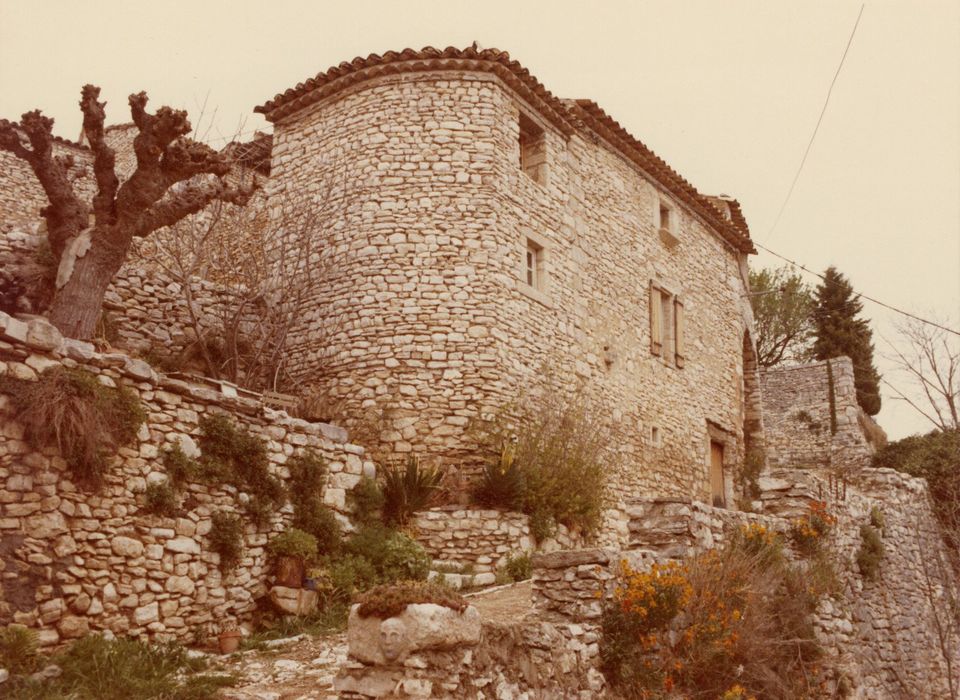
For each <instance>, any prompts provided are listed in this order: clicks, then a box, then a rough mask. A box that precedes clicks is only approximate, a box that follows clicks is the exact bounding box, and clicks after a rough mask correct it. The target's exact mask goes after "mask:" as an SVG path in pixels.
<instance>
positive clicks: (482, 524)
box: [411, 506, 583, 573]
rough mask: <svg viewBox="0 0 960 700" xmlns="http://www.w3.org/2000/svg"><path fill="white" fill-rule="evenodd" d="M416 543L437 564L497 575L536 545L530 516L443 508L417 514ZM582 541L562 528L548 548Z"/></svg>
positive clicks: (577, 544) (573, 545) (543, 544)
mask: <svg viewBox="0 0 960 700" xmlns="http://www.w3.org/2000/svg"><path fill="white" fill-rule="evenodd" d="M411 525H412V529H413V531H414V532H415V533H416V540H417V541H418V542H419V543H420V544H421V545H423V547H424V549H426V550H427V552H428V553H429V554H430V556H431V557H433V559H434V561H435V562H442V563H447V564H452V565H455V566H470V567H472V568H473V569H474V570H475V571H476V572H477V573H486V572H495V571H497V569H499V568H501V567H502V566H503V565H504V564H505V563H506V561H507V559H509V558H510V557H511V556H517V555H520V554H523V553H530V552H532V551H534V550H535V549H536V548H537V543H536V541H535V540H534V537H533V535H532V534H530V516H528V515H525V514H524V513H514V512H504V511H499V510H480V509H467V508H464V507H462V506H442V507H440V508H433V509H431V510H425V511H420V512H419V513H415V514H414V516H413V519H412V521H411ZM582 543H583V539H582V538H581V537H579V536H578V535H576V534H574V533H572V532H570V531H569V530H568V529H567V528H566V527H564V526H563V525H558V526H557V531H556V532H555V533H554V535H553V536H552V537H550V538H549V539H548V540H547V541H545V542H541V543H539V546H540V547H541V548H545V549H575V548H577V547H580V546H582Z"/></svg>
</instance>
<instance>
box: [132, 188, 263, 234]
mask: <svg viewBox="0 0 960 700" xmlns="http://www.w3.org/2000/svg"><path fill="white" fill-rule="evenodd" d="M258 187H259V185H258V184H257V183H256V182H255V181H254V182H251V183H248V184H245V185H241V186H239V187H231V186H229V185H228V184H227V183H225V182H224V181H223V180H216V181H214V182H200V183H196V184H193V185H191V186H189V187H187V188H185V189H183V190H182V191H180V192H178V193H177V194H175V195H173V196H169V197H165V198H164V199H162V200H160V201H159V202H157V203H155V204H154V205H153V206H151V207H150V208H149V209H147V210H146V211H145V212H143V214H141V216H140V218H139V220H138V221H137V225H136V227H135V228H134V229H133V235H134V237H137V238H142V237H144V236H148V235H150V234H151V233H153V232H154V231H156V230H157V229H159V228H163V227H165V226H172V225H173V224H175V223H177V222H178V221H180V220H181V219H183V218H185V217H187V216H190V215H191V214H195V213H197V212H198V211H200V210H201V209H203V208H204V207H206V206H207V205H208V204H210V203H211V202H213V201H220V202H227V203H230V204H237V205H239V206H243V205H245V204H246V203H247V202H248V201H249V200H250V197H251V196H252V195H253V193H254V192H255V191H256V190H257V188H258Z"/></svg>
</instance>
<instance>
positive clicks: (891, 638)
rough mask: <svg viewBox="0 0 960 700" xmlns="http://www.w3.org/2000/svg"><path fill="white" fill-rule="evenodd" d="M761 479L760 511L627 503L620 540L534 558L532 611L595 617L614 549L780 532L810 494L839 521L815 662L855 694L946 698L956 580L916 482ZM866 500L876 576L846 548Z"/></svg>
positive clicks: (957, 641) (677, 550) (863, 518)
mask: <svg viewBox="0 0 960 700" xmlns="http://www.w3.org/2000/svg"><path fill="white" fill-rule="evenodd" d="M761 488H764V494H763V501H764V507H765V510H766V511H767V512H769V513H776V515H756V514H750V513H741V512H736V511H727V510H724V509H720V508H715V507H713V506H707V505H704V504H699V503H684V502H680V501H664V500H659V501H649V502H645V503H639V502H638V503H634V504H632V505H631V506H630V510H629V513H630V514H631V516H632V520H631V522H630V532H631V544H630V549H628V550H627V551H622V552H618V551H614V550H602V549H595V550H587V551H574V552H556V553H552V554H546V555H539V556H536V557H534V559H533V596H534V608H535V610H537V611H539V612H540V614H541V615H543V616H546V618H547V619H562V620H566V621H573V622H582V623H583V624H585V625H596V624H597V623H598V621H599V618H600V616H601V612H602V600H603V599H604V598H609V596H611V595H612V593H613V588H614V580H615V575H616V572H617V569H618V566H619V563H620V561H621V560H626V561H627V562H628V563H629V564H630V565H631V566H633V567H634V568H647V567H649V566H650V565H651V564H652V563H653V562H658V561H664V560H667V559H682V558H684V557H688V556H691V555H693V554H696V553H697V552H702V551H705V550H707V549H710V548H712V547H716V546H720V544H721V543H722V542H723V541H724V540H725V538H726V537H728V536H729V533H730V532H731V531H732V530H733V529H735V528H737V527H739V526H741V525H744V524H747V523H749V522H760V523H761V524H763V525H765V526H767V527H768V528H772V529H774V530H776V531H780V532H786V531H788V530H789V528H790V525H791V519H793V518H795V517H798V516H799V515H802V514H803V513H805V512H806V511H807V507H808V504H809V503H811V502H812V501H826V502H827V504H828V509H829V512H830V513H831V514H832V515H833V516H834V517H835V518H836V521H837V522H836V524H835V526H834V528H833V531H832V534H831V536H830V538H829V542H828V544H827V548H828V549H827V551H828V552H829V556H830V558H831V560H832V561H833V562H834V565H835V567H836V570H837V573H838V577H839V580H840V593H839V594H837V595H836V596H835V597H832V598H825V599H824V600H822V601H821V603H820V606H819V608H818V610H817V613H816V615H815V618H814V621H813V622H814V626H815V630H816V634H817V637H818V639H819V640H820V643H821V645H822V646H823V648H824V650H825V652H826V660H825V663H824V666H825V667H826V668H828V669H832V676H833V680H834V681H835V682H839V680H840V679H841V678H842V677H845V678H846V680H847V682H849V683H850V684H851V686H852V687H853V688H854V690H855V692H856V693H859V694H855V695H854V697H865V698H892V697H910V698H914V697H931V698H933V697H936V698H940V697H943V698H946V697H949V694H948V686H947V674H948V670H947V662H946V659H947V658H950V659H951V660H952V668H953V673H954V675H955V677H956V683H957V684H960V628H958V624H960V621H958V620H957V619H956V617H955V612H952V610H953V608H952V607H951V603H950V601H951V600H953V601H956V600H958V598H957V596H958V595H960V588H958V585H957V580H956V578H955V577H954V575H953V572H952V570H951V569H950V567H949V563H948V561H947V556H946V552H945V549H944V544H943V541H942V539H941V537H940V534H939V531H938V529H937V525H936V522H935V518H934V516H933V512H932V510H931V505H930V501H929V495H928V491H927V487H926V483H925V482H924V481H923V480H922V479H915V478H913V477H910V476H908V475H905V474H902V473H900V472H896V471H893V470H889V469H867V470H864V471H863V472H861V473H860V474H859V475H858V476H857V477H856V479H855V480H853V481H851V482H850V483H846V484H844V483H840V484H838V483H835V482H833V483H832V482H830V481H827V480H824V479H820V478H818V477H816V476H814V475H812V474H810V473H809V472H805V471H799V470H779V471H775V472H773V473H772V474H770V475H769V476H767V477H765V478H764V479H762V480H761ZM875 508H876V509H878V510H879V511H880V512H881V513H882V514H883V519H884V521H885V526H884V528H883V541H884V547H885V556H884V558H883V560H882V562H881V565H880V573H879V576H878V578H877V579H876V580H875V581H869V580H866V579H865V578H864V577H863V576H862V575H861V574H860V572H859V570H858V567H857V565H856V556H857V552H858V551H859V548H860V544H861V541H862V540H861V536H860V526H861V525H864V524H866V523H868V522H869V521H870V514H871V511H872V510H873V509H875ZM788 541H789V540H788ZM787 553H788V556H791V557H795V556H796V555H794V554H793V553H791V552H790V551H789V550H788V552H787ZM598 592H599V593H600V594H601V597H598ZM941 633H942V634H943V637H941V636H940V635H941Z"/></svg>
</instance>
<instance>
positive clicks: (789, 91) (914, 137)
mask: <svg viewBox="0 0 960 700" xmlns="http://www.w3.org/2000/svg"><path fill="white" fill-rule="evenodd" d="M860 5H861V3H860V2H859V0H855V1H847V0H831V1H829V2H795V1H791V2H785V1H781V0H727V1H725V2H716V1H713V0H711V1H704V2H690V1H677V0H664V1H662V2H645V1H639V0H633V1H629V2H625V1H617V2H602V1H599V0H595V1H594V2H593V3H586V2H568V1H566V0H564V1H558V0H553V1H551V2H523V1H521V0H512V1H511V2H498V1H494V0H485V1H484V2H476V0H473V1H470V2H457V1H454V0H444V1H443V2H414V1H413V0H409V1H408V2H402V3H401V2H361V1H358V0H349V1H347V2H344V1H339V2H325V1H324V2H320V1H316V2H306V1H300V2H298V1H294V0H271V2H253V1H251V0H228V1H221V0H202V1H201V0H166V1H165V2H162V3H158V2H150V3H144V2H133V1H130V0H127V1H124V2H118V1H113V0H85V1H78V0H72V1H54V0H32V1H30V2H24V0H0V116H3V117H6V118H8V119H17V118H19V115H20V114H21V113H22V112H24V111H26V110H28V109H32V108H35V107H39V108H41V109H42V110H43V111H44V112H45V113H46V114H48V115H49V116H52V117H54V118H55V119H56V121H57V126H56V131H57V133H58V134H60V135H62V136H65V137H69V138H76V137H77V136H78V134H79V131H80V113H79V110H78V108H77V100H78V99H79V92H80V87H81V85H83V84H84V83H86V82H92V83H94V84H97V85H100V86H101V87H102V88H103V93H102V96H103V97H105V98H106V99H107V101H108V107H107V112H108V121H109V122H123V121H128V120H129V113H128V112H127V111H126V96H127V95H128V94H130V93H131V92H137V91H139V90H146V91H147V92H148V93H149V95H150V97H151V104H152V106H154V107H157V106H159V105H161V104H170V105H172V106H177V107H183V108H186V109H188V110H190V112H191V114H192V115H198V114H199V113H200V107H201V105H203V104H204V102H206V105H207V108H206V118H205V120H204V125H205V126H206V127H209V128H208V129H205V132H206V133H207V134H208V137H209V138H210V139H211V143H212V145H217V146H219V145H222V143H223V140H222V139H223V137H228V136H231V135H232V134H234V133H235V132H237V130H238V128H242V130H244V131H252V130H253V129H256V128H266V127H267V124H266V122H265V121H264V120H263V118H262V117H260V116H259V115H255V114H253V112H252V109H253V107H254V106H255V105H257V104H261V103H262V102H264V101H266V100H267V99H269V98H271V97H273V95H274V94H275V93H277V92H282V91H283V90H285V89H287V88H288V87H292V86H294V85H296V83H298V82H300V81H302V80H304V79H306V78H308V77H312V76H313V75H315V74H316V73H318V72H320V71H323V70H325V69H326V68H328V67H329V66H331V65H335V64H337V63H340V62H341V61H349V60H351V59H353V58H354V57H355V56H357V55H364V56H365V55H367V54H370V53H381V54H382V53H384V52H386V51H388V50H390V49H394V50H400V49H403V48H406V47H413V48H422V47H423V46H427V45H431V46H436V47H438V48H442V47H445V46H450V45H453V46H458V47H464V46H466V45H468V44H470V43H471V42H472V41H474V40H476V41H478V42H479V44H480V45H481V46H482V47H496V48H499V49H503V50H506V51H509V52H510V54H511V55H512V56H513V57H514V58H516V59H517V60H519V61H520V62H521V63H522V64H523V65H524V66H525V67H526V68H528V69H529V70H530V71H531V72H532V73H533V74H534V75H535V76H537V78H538V79H539V80H540V81H541V82H542V83H544V85H545V86H546V87H547V88H548V89H549V90H550V91H551V92H553V93H554V94H555V95H558V96H560V97H571V98H591V99H593V100H595V101H596V102H597V103H599V104H600V106H601V107H603V108H604V109H605V110H606V111H607V112H608V113H609V114H611V115H612V116H613V117H614V118H615V119H617V120H618V121H619V122H620V123H621V124H623V125H624V126H625V127H626V128H627V129H628V130H629V131H630V132H631V133H632V134H633V135H635V136H637V137H638V138H639V139H641V140H642V141H644V142H645V143H646V144H647V145H648V146H650V147H651V148H653V150H655V151H656V152H657V154H658V155H660V156H661V157H662V158H663V159H664V160H666V161H667V162H668V163H669V164H670V165H672V166H673V167H674V169H676V170H677V171H678V172H680V174H681V175H683V176H684V177H685V178H686V179H687V180H689V181H690V182H691V183H693V184H694V186H696V187H697V188H698V189H699V190H700V191H702V192H705V193H708V194H716V193H726V194H729V195H732V196H734V197H736V198H737V199H739V200H740V202H741V203H742V205H743V209H744V212H745V214H746V217H747V221H748V222H749V224H750V227H751V231H752V233H753V237H754V240H756V241H757V242H759V243H762V244H764V245H767V246H768V247H770V248H771V249H773V250H775V251H777V252H779V253H781V254H782V255H785V256H787V257H788V258H791V259H793V260H796V261H798V262H802V263H804V264H806V265H807V266H808V267H810V268H812V269H816V270H823V269H824V268H825V267H826V266H827V265H830V264H834V265H836V266H837V267H838V268H839V269H840V270H841V271H842V272H843V273H845V274H846V275H847V276H848V277H849V278H850V279H851V281H852V282H853V285H854V287H855V289H857V290H858V291H861V292H863V293H865V294H868V295H871V296H874V297H877V298H879V299H881V300H883V301H886V302H888V303H890V304H893V305H894V306H898V307H901V308H905V309H907V310H911V311H914V312H917V313H920V314H921V315H927V316H937V317H939V318H941V319H944V318H948V317H949V318H950V320H951V323H950V324H948V325H951V326H952V327H954V328H957V327H958V326H960V3H958V2H957V1H956V0H897V1H885V2H880V1H875V0H869V1H868V2H867V3H866V8H865V10H864V13H863V17H862V19H861V21H860V25H859V27H858V29H857V33H856V36H855V38H854V40H853V44H852V47H851V49H850V52H849V55H848V56H847V59H846V62H845V64H844V67H843V71H842V73H841V74H840V77H839V79H838V80H837V84H836V86H835V88H834V91H833V96H832V97H831V101H830V104H829V107H828V109H827V113H826V116H825V117H824V121H823V124H822V126H821V127H820V131H819V134H818V136H817V139H816V141H815V143H814V145H813V148H812V151H811V153H810V155H809V157H808V160H807V163H806V165H805V167H804V170H803V172H802V174H801V175H800V180H799V183H798V185H797V187H796V189H795V191H794V194H793V197H792V198H791V200H790V202H789V204H788V205H787V208H786V211H785V213H784V214H783V217H782V218H781V220H780V223H779V225H778V227H777V229H776V231H775V232H774V233H773V235H772V236H771V235H770V229H771V227H772V225H773V222H774V219H775V218H776V215H777V212H778V211H779V209H780V206H781V204H782V203H783V200H784V197H785V196H786V193H787V190H788V188H789V186H790V182H791V180H792V179H793V176H794V173H795V171H796V169H797V166H798V165H799V162H800V158H801V156H802V155H803V151H804V148H805V147H806V145H807V142H808V140H809V138H810V135H811V133H812V131H813V127H814V125H815V124H816V121H817V117H818V115H819V113H820V109H821V107H822V106H823V101H824V98H825V96H826V92H827V88H828V86H829V85H830V81H831V78H832V77H833V74H834V72H835V70H836V68H837V65H838V63H839V61H840V56H841V54H842V53H843V49H844V46H845V45H846V42H847V39H848V37H849V35H850V31H851V29H852V28H853V24H854V21H855V19H856V17H857V13H858V12H859V10H860ZM214 111H215V114H214ZM240 125H242V126H240ZM776 262H777V261H776V259H775V258H773V257H772V256H770V255H768V254H761V255H759V256H756V257H755V258H754V259H753V264H754V265H758V266H767V265H771V264H775V263H776ZM811 279H812V278H811ZM864 311H865V315H866V316H867V317H868V318H870V319H871V320H872V322H873V328H874V334H875V336H876V344H877V350H878V353H879V352H883V351H884V350H885V348H884V346H885V343H884V341H883V339H882V338H881V337H879V336H880V335H883V336H885V337H887V338H890V339H893V337H894V330H893V327H892V321H893V319H894V318H895V317H894V315H893V314H891V313H889V312H886V311H884V310H882V309H879V308H878V307H876V306H874V305H872V304H870V303H869V302H865V310H864ZM877 364H878V366H879V367H880V370H881V372H883V373H884V374H885V376H886V377H887V378H888V379H889V380H890V381H891V382H893V383H894V384H895V385H896V386H898V387H902V389H903V390H904V391H906V390H908V389H909V384H908V383H907V382H906V381H905V380H904V379H903V378H902V377H900V376H898V375H897V374H895V373H894V372H892V370H891V367H890V365H889V363H888V362H886V361H885V360H884V359H883V358H882V357H877ZM883 399H884V408H883V410H882V411H881V413H880V415H879V416H878V418H879V421H880V423H881V425H882V426H883V427H884V428H885V429H886V430H887V431H888V433H889V434H890V435H891V437H893V438H898V437H902V436H903V435H906V434H909V433H912V432H917V431H926V430H928V429H929V426H928V425H926V424H925V423H924V422H923V420H922V419H919V418H918V417H916V416H915V415H914V414H913V412H912V411H911V409H909V408H907V407H905V406H904V405H903V404H902V403H900V402H896V401H894V400H893V399H892V398H891V392H890V391H889V389H887V388H886V387H884V388H883Z"/></svg>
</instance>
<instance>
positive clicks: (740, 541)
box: [600, 524, 818, 700]
mask: <svg viewBox="0 0 960 700" xmlns="http://www.w3.org/2000/svg"><path fill="white" fill-rule="evenodd" d="M781 545H782V543H781V538H780V536H779V535H778V534H776V533H774V532H770V531H768V530H767V529H766V528H765V527H763V526H762V525H759V524H751V525H747V526H745V527H744V528H742V529H741V530H740V531H739V532H737V533H735V534H734V536H733V537H731V540H730V543H729V544H728V545H727V546H726V547H724V548H722V549H718V550H712V551H709V552H706V553H704V554H701V555H699V556H697V557H694V558H692V559H690V560H689V561H686V562H684V563H670V564H664V565H658V566H655V567H653V568H652V569H651V570H650V571H647V572H643V571H635V570H633V569H631V568H630V567H629V566H626V565H623V566H622V569H621V574H620V585H619V586H618V587H617V588H616V589H615V591H614V593H615V595H614V599H613V601H611V603H610V604H609V605H608V606H607V608H606V610H605V614H604V618H603V636H602V644H601V650H600V651H601V661H602V668H603V671H604V673H605V675H606V676H607V679H608V681H609V682H610V684H611V686H613V687H614V688H615V689H616V690H617V691H618V692H619V693H620V694H621V695H622V696H624V697H627V698H640V699H642V700H647V699H650V700H652V699H654V698H668V697H704V698H708V697H709V698H718V699H721V700H751V698H753V697H754V696H757V697H806V696H807V695H804V692H805V691H806V690H808V689H809V686H808V684H809V683H812V682H813V681H812V679H813V678H814V677H815V675H816V674H815V673H814V672H813V670H812V669H813V666H812V663H813V661H814V660H815V658H816V657H817V653H818V649H817V646H816V643H815V641H814V637H813V630H812V628H811V627H810V625H809V616H810V613H811V612H812V610H813V606H815V604H816V600H815V599H812V598H810V597H808V596H805V595H798V593H799V591H798V590H797V587H798V585H802V581H803V575H802V572H800V571H799V569H797V568H795V566H794V565H791V564H789V563H788V562H787V561H786V560H785V559H784V557H783V556H782V552H781Z"/></svg>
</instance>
